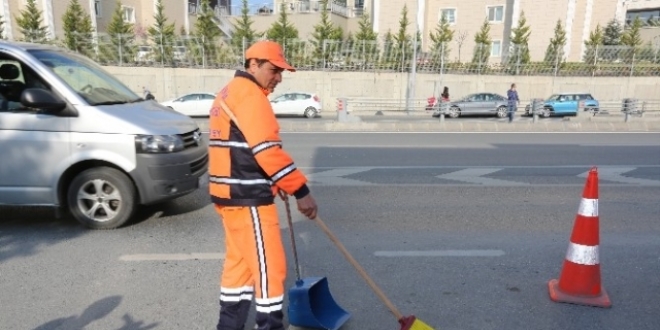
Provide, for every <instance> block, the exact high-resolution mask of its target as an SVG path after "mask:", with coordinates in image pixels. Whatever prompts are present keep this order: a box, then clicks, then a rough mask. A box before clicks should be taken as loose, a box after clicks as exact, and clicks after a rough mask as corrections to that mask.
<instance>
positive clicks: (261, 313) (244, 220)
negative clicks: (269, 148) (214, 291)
mask: <svg viewBox="0 0 660 330" xmlns="http://www.w3.org/2000/svg"><path fill="white" fill-rule="evenodd" d="M215 209H216V211H217V212H218V213H219V214H220V217H221V219H222V223H223V227H224V230H225V247H226V257H225V262H224V266H223V270H222V275H221V280H220V319H219V322H218V326H217V329H219V330H238V329H243V327H244V324H245V321H246V318H247V314H248V309H249V308H250V306H251V300H252V295H253V294H254V298H255V301H256V311H257V317H256V318H257V324H258V325H259V328H258V329H261V330H280V329H284V328H283V324H282V317H283V312H282V303H283V300H284V281H285V279H286V259H285V254H284V247H283V245H282V237H281V233H280V230H281V229H280V225H279V220H278V216H277V208H276V206H275V204H271V205H264V206H245V207H235V206H231V207H230V206H224V207H223V206H217V205H216V206H215Z"/></svg>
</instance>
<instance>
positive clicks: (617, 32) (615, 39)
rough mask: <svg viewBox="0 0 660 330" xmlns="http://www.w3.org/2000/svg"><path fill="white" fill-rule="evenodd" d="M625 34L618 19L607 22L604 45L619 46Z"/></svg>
mask: <svg viewBox="0 0 660 330" xmlns="http://www.w3.org/2000/svg"><path fill="white" fill-rule="evenodd" d="M622 35H623V27H621V24H620V23H619V21H617V20H616V19H612V20H611V21H609V22H607V25H606V26H605V33H604V35H603V45H605V46H619V45H621V37H622Z"/></svg>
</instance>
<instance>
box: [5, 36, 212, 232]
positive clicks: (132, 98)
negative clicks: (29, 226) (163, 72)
mask: <svg viewBox="0 0 660 330" xmlns="http://www.w3.org/2000/svg"><path fill="white" fill-rule="evenodd" d="M207 167H208V148H207V143H206V142H205V141H204V140H203V139H202V137H201V133H200V130H199V128H198V126H197V124H196V123H195V122H194V121H192V120H191V119H190V118H189V117H187V116H184V115H182V114H179V113H177V112H175V111H173V110H171V109H168V108H166V107H163V106H161V105H159V104H158V103H156V102H155V101H145V100H143V99H142V98H140V97H139V96H138V95H137V94H135V93H134V92H133V91H131V90H130V89H129V88H128V87H126V86H125V85H124V84H122V83H121V82H120V81H119V80H117V79H116V78H115V77H113V76H111V75H110V74H108V73H107V72H105V71H104V70H103V69H102V68H101V67H100V66H98V65H97V64H96V63H94V62H93V61H91V60H89V59H88V58H86V57H83V56H80V55H77V54H75V53H72V52H69V51H66V50H64V49H61V48H56V47H52V46H47V45H39V44H27V43H16V42H0V204H5V205H49V206H53V207H55V208H56V210H59V209H61V208H64V209H68V210H69V211H70V212H71V214H72V215H73V216H74V217H75V218H76V219H77V220H78V221H80V222H81V223H82V224H83V225H85V226H87V227H89V228H95V229H109V228H116V227H119V226H121V225H122V224H124V223H125V222H126V221H127V220H129V219H130V218H131V215H132V214H133V213H134V211H135V209H136V207H137V206H138V205H148V204H154V203H158V202H162V201H166V200H169V199H173V198H176V197H180V196H183V195H186V194H188V193H191V192H193V191H195V190H196V189H197V188H198V187H199V180H200V177H202V175H204V173H206V171H207ZM0 219H2V214H0Z"/></svg>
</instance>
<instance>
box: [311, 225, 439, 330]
mask: <svg viewBox="0 0 660 330" xmlns="http://www.w3.org/2000/svg"><path fill="white" fill-rule="evenodd" d="M314 220H315V221H316V223H317V224H318V225H319V226H320V227H321V229H322V230H323V231H324V232H325V234H326V235H328V237H329V238H330V240H331V241H332V243H334V244H335V245H336V246H337V248H339V251H341V253H342V254H343V255H344V256H345V257H346V259H348V261H349V262H350V263H351V264H352V265H353V267H355V269H356V270H357V272H358V274H360V276H361V277H362V278H363V279H364V280H365V281H367V284H369V286H370V287H371V289H372V290H373V291H374V292H375V293H376V295H377V296H378V298H380V300H382V301H383V303H385V306H387V308H388V309H389V310H390V311H391V312H392V314H394V316H395V317H396V319H397V320H398V321H399V324H401V330H433V328H431V327H430V326H429V325H428V324H426V323H424V322H422V321H420V320H419V319H417V318H416V317H415V316H414V315H409V316H403V314H401V312H399V310H398V309H397V308H396V307H395V306H394V304H393V303H392V302H391V301H390V300H389V299H387V297H386V296H385V294H384V293H383V291H382V290H381V289H380V288H379V287H378V286H377V285H376V283H374V281H373V280H372V279H371V277H369V275H367V272H366V271H365V270H364V269H363V268H362V266H360V264H358V262H357V261H355V259H354V258H353V256H351V254H350V253H348V250H346V248H345V247H344V245H343V244H341V242H340V241H339V240H338V239H337V237H335V235H334V234H333V233H332V232H331V231H330V229H328V227H327V226H326V225H325V223H323V221H322V220H321V218H319V217H318V216H317V217H316V218H315V219H314Z"/></svg>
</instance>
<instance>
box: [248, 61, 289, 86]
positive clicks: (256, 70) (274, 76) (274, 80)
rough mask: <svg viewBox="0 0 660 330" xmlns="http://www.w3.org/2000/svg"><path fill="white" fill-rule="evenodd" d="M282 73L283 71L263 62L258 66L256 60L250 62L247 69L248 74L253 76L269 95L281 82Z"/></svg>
mask: <svg viewBox="0 0 660 330" xmlns="http://www.w3.org/2000/svg"><path fill="white" fill-rule="evenodd" d="M282 71H284V69H281V68H278V67H276V66H274V65H273V64H271V63H270V62H265V63H263V64H261V66H260V65H259V64H258V63H257V61H256V60H252V62H251V63H250V68H249V69H248V72H249V73H250V74H252V76H254V79H256V80H257V82H258V83H259V85H261V87H263V88H265V89H267V90H268V91H270V92H271V93H272V92H273V91H274V90H275V87H277V85H278V84H279V83H280V82H282Z"/></svg>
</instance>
